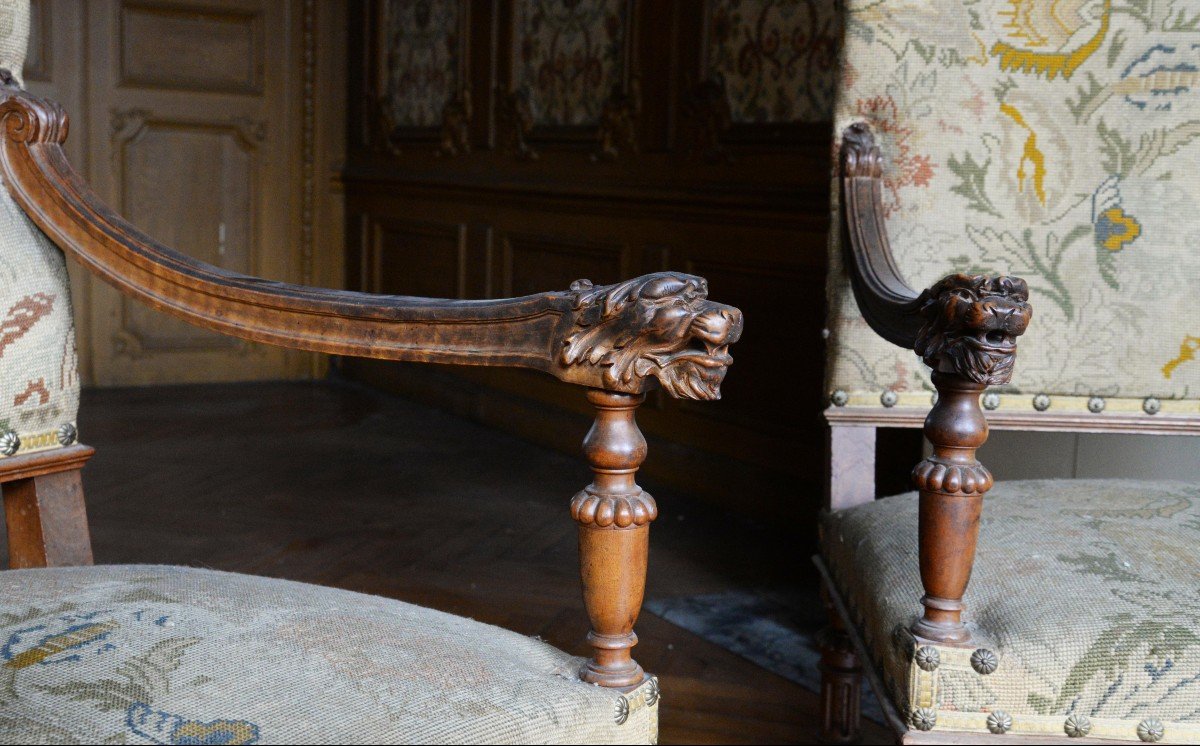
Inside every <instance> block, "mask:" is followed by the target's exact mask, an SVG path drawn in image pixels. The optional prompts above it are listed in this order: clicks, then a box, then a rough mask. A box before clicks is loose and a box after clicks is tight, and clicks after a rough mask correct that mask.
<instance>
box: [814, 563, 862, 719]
mask: <svg viewBox="0 0 1200 746" xmlns="http://www.w3.org/2000/svg"><path fill="white" fill-rule="evenodd" d="M821 600H822V601H823V602H824V603H825V612H826V614H828V615H829V626H828V627H826V628H825V629H824V630H822V631H821V636H820V643H821V662H820V663H819V664H818V668H820V670H821V733H820V741H821V743H857V742H858V740H859V731H860V723H861V720H862V664H861V663H860V662H859V659H858V653H857V651H855V649H854V644H853V643H852V642H851V641H850V635H848V634H846V630H845V628H844V626H843V623H842V618H841V616H840V615H839V614H838V612H837V609H836V608H834V605H833V601H832V599H830V597H829V589H828V588H827V587H826V585H825V583H824V582H822V583H821Z"/></svg>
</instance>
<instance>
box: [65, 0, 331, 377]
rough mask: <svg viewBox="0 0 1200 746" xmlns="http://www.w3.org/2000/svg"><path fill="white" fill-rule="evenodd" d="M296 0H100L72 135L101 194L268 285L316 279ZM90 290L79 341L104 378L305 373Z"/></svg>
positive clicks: (136, 219) (151, 228)
mask: <svg viewBox="0 0 1200 746" xmlns="http://www.w3.org/2000/svg"><path fill="white" fill-rule="evenodd" d="M303 6H304V4H302V3H301V2H298V1H296V0H203V2H202V3H196V2H193V1H192V0H188V1H187V2H185V3H184V2H177V1H176V0H123V1H122V0H91V1H90V2H89V3H88V4H87V11H86V13H87V31H86V34H87V44H86V50H87V51H86V52H85V54H86V57H87V64H86V75H87V76H88V88H87V91H88V93H87V102H86V104H87V105H86V110H87V121H86V123H85V126H84V129H85V131H83V132H79V131H78V130H76V134H75V136H76V137H80V136H82V137H86V143H87V155H88V159H89V168H88V171H89V174H88V176H89V179H90V181H91V183H92V184H93V185H94V187H95V188H96V189H97V191H98V192H99V193H100V195H101V196H102V197H103V198H104V199H106V200H107V201H108V202H109V203H110V204H111V205H113V206H114V207H115V208H116V209H117V210H118V211H119V212H121V213H122V214H124V215H125V216H127V217H128V218H129V219H130V220H131V221H132V222H133V223H134V224H135V225H137V226H138V227H140V228H141V229H143V230H145V231H146V232H147V233H149V234H150V235H151V236H154V237H155V238H157V239H159V240H160V241H163V242H164V243H166V244H167V245H169V246H172V247H174V248H176V249H178V250H180V251H183V252H185V253H187V254H190V255H191V256H194V257H196V258H198V259H202V260H203V261H206V262H209V263H211V264H215V265H218V266H221V267H224V268H227V269H230V270H234V271H237V272H244V273H247V274H254V275H261V276H264V277H268V278H272V279H280V280H288V281H304V280H306V279H310V278H308V277H305V276H304V275H305V274H306V270H305V267H304V266H303V264H304V257H303V256H302V252H301V250H300V246H301V241H302V238H303V236H302V231H303V230H304V226H303V224H302V220H301V210H302V204H301V200H302V198H303V194H302V193H303V184H302V179H303V178H304V174H305V173H306V170H305V169H302V168H301V167H300V163H298V160H299V158H300V154H301V145H300V139H301V128H302V126H303V124H304V123H303V116H302V98H301V95H300V94H301V86H302V84H303V77H302V74H301V73H302V71H303V69H304V68H303V59H302V57H303V55H302V52H303V49H302V47H301V46H300V45H299V44H298V43H297V36H298V34H300V33H302V32H301V31H300V29H302V28H304V27H303V26H302V24H301V20H302V19H301V16H302V14H303V12H304V7H303ZM310 12H311V9H310ZM308 171H310V170H308ZM308 178H309V179H311V174H309V177H308ZM306 217H307V216H306ZM310 232H311V231H310ZM90 289H91V292H90V294H89V295H90V297H89V298H88V299H87V300H86V301H85V302H86V304H87V306H88V308H87V309H86V312H85V313H82V314H79V316H80V319H81V326H86V328H82V329H81V330H80V339H81V342H82V343H83V344H85V345H87V346H88V347H89V349H88V352H89V353H90V355H88V356H85V357H90V369H91V371H90V372H91V378H92V380H93V381H94V382H95V383H97V384H100V385H112V384H123V385H128V384H148V383H174V382H194V381H227V380H246V379H259V378H284V377H296V376H302V375H305V374H307V373H308V371H309V366H310V364H311V360H310V359H309V358H308V357H306V356H304V355H300V354H296V353H291V352H287V351H283V350H279V349H276V348H271V347H265V346H260V345H254V344H249V343H246V342H243V341H241V340H236V339H231V338H228V337H222V336H220V335H217V334H214V333H211V332H207V331H204V330H201V329H197V328H195V327H192V326H189V325H186V324H184V323H182V322H179V321H176V320H175V319H172V318H170V317H167V316H165V315H163V314H161V313H158V312H156V311H153V310H151V309H149V308H147V307H145V306H143V305H141V304H139V303H137V302H134V301H132V300H129V299H127V298H124V297H123V296H120V295H119V294H117V293H116V292H115V291H113V290H112V289H111V288H109V287H107V286H106V285H103V284H102V283H98V282H93V283H91V288H90Z"/></svg>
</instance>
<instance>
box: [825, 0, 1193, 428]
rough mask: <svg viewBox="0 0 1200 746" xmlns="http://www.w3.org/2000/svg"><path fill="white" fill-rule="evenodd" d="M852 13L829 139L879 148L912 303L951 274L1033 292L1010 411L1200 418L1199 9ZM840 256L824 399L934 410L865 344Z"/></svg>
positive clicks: (1014, 3)
mask: <svg viewBox="0 0 1200 746" xmlns="http://www.w3.org/2000/svg"><path fill="white" fill-rule="evenodd" d="M846 5H847V9H846V19H845V21H846V35H845V45H844V49H843V55H842V59H843V63H842V73H841V83H840V86H839V90H838V95H837V103H836V113H835V132H836V133H837V134H836V136H837V137H838V138H839V139H840V133H841V131H842V130H843V129H844V128H845V127H846V126H848V125H849V124H851V123H852V122H856V121H865V122H868V123H869V124H870V126H871V127H872V129H873V131H874V132H875V136H876V139H877V141H878V142H879V144H880V146H881V149H882V154H883V157H884V190H883V192H884V211H885V215H886V219H887V229H888V232H889V234H890V236H891V243H892V247H893V249H894V250H895V253H896V258H897V261H898V263H899V266H900V269H901V270H902V271H903V273H904V274H905V275H906V276H907V278H908V280H909V281H910V282H911V283H913V286H914V288H916V289H918V290H919V289H921V288H924V287H927V286H929V285H930V284H932V283H933V282H935V281H936V280H937V279H939V278H940V277H942V276H944V275H946V274H948V273H950V272H956V271H963V272H983V273H1009V274H1016V275H1019V276H1021V277H1023V278H1025V279H1026V280H1027V281H1028V282H1029V285H1030V290H1031V296H1032V298H1031V299H1032V302H1033V305H1034V320H1033V324H1032V325H1031V326H1030V329H1029V332H1028V333H1027V334H1026V335H1025V336H1024V337H1023V338H1022V340H1021V345H1020V352H1019V354H1018V358H1017V373H1016V375H1015V376H1014V378H1013V383H1012V385H1011V386H1009V387H1007V388H1006V389H1005V390H1004V392H1006V393H1018V392H1019V393H1020V394H1021V396H1020V397H1019V399H1020V402H1021V405H1022V407H1023V408H1024V409H1025V411H1032V408H1031V403H1032V397H1033V396H1034V395H1037V394H1047V395H1050V397H1052V399H1053V404H1052V406H1053V407H1054V410H1055V411H1060V410H1061V407H1060V406H1059V403H1058V402H1059V399H1058V398H1057V397H1060V396H1061V397H1079V398H1080V401H1078V402H1076V404H1077V405H1078V406H1077V407H1076V408H1077V409H1079V410H1080V411H1083V412H1086V411H1087V409H1086V408H1085V404H1086V402H1087V400H1088V397H1091V396H1099V397H1119V398H1122V399H1127V400H1132V401H1134V402H1136V406H1132V407H1131V409H1132V410H1133V411H1134V412H1138V411H1139V410H1142V409H1143V407H1142V406H1141V400H1142V399H1144V398H1145V397H1155V398H1156V400H1155V401H1156V402H1158V403H1155V404H1148V405H1146V407H1145V411H1147V412H1149V411H1150V410H1151V409H1153V410H1154V411H1158V407H1159V406H1160V404H1161V408H1162V411H1164V412H1166V411H1169V410H1170V411H1175V410H1173V409H1172V402H1171V400H1190V402H1189V404H1188V406H1187V407H1185V408H1184V409H1183V410H1179V411H1187V412H1189V413H1193V414H1197V413H1200V405H1198V404H1197V402H1196V400H1197V398H1200V354H1198V353H1200V314H1198V313H1197V312H1196V308H1195V297H1196V295H1195V287H1196V282H1197V280H1198V279H1200V252H1197V251H1196V250H1195V245H1194V244H1195V241H1194V236H1195V235H1196V233H1197V230H1198V229H1200V213H1198V212H1197V210H1196V209H1195V207H1194V206H1195V205H1196V204H1197V202H1198V201H1200V171H1197V169H1195V168H1194V167H1192V164H1194V163H1196V162H1197V160H1200V91H1198V90H1197V85H1200V71H1198V70H1200V8H1197V7H1196V6H1195V4H1194V3H1190V2H1183V0H1161V2H1154V3H1136V2H1123V1H1122V0H1074V1H1073V2H1057V3H1038V2H1032V1H1031V0H981V1H980V2H961V1H960V0H935V1H934V2H927V1H924V0H922V1H921V2H915V1H914V0H898V1H892V0H889V2H879V1H878V0H850V1H849V2H848V3H847V4H846ZM835 199H836V197H835ZM835 225H836V222H835ZM832 244H833V246H832V250H831V253H830V259H831V266H832V271H831V273H830V286H829V291H830V318H829V328H830V334H831V337H832V344H831V345H830V349H831V350H832V355H831V364H830V366H829V372H828V387H829V391H830V392H833V391H841V392H844V393H845V394H847V395H848V401H849V403H850V404H851V405H854V404H863V405H872V406H879V399H880V395H881V393H882V392H883V391H885V390H890V391H894V392H897V393H899V394H900V395H901V397H900V399H901V401H900V404H901V405H902V406H908V405H912V406H916V405H917V404H927V401H928V396H929V393H928V392H930V391H932V388H931V386H930V384H929V380H928V371H927V370H925V366H923V365H922V364H921V362H920V360H918V359H917V357H916V356H915V355H913V354H912V352H911V351H905V350H901V349H898V348H896V347H893V346H891V345H890V344H888V343H887V342H885V341H883V340H882V339H880V338H879V337H878V336H876V335H875V334H874V333H873V332H872V331H871V330H870V329H869V328H868V327H867V326H866V324H865V323H864V321H863V319H862V316H861V314H860V313H859V311H858V308H857V306H856V304H855V302H854V298H853V295H852V294H851V292H850V289H849V285H848V283H847V279H846V275H845V272H844V271H843V269H842V256H841V248H840V246H839V245H838V237H837V235H836V232H835V235H834V237H833V241H832ZM917 392H920V393H921V395H920V396H916V393H917ZM905 394H913V396H912V397H909V398H905ZM859 395H861V396H859ZM838 398H839V399H841V398H843V397H841V396H839V397H838ZM1093 411H1095V410H1094V409H1093ZM1108 411H1113V408H1112V407H1111V406H1110V407H1109V409H1108Z"/></svg>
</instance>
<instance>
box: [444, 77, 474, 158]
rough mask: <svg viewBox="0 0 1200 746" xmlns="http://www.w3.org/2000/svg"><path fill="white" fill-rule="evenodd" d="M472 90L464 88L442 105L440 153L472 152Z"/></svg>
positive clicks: (446, 154)
mask: <svg viewBox="0 0 1200 746" xmlns="http://www.w3.org/2000/svg"><path fill="white" fill-rule="evenodd" d="M471 113H472V110H471V91H470V89H468V88H464V89H463V91H462V93H461V94H459V95H458V97H457V98H455V99H453V100H451V101H447V102H446V105H445V106H444V107H442V129H441V134H440V135H439V137H438V155H444V156H456V155H459V154H462V153H470V152H471Z"/></svg>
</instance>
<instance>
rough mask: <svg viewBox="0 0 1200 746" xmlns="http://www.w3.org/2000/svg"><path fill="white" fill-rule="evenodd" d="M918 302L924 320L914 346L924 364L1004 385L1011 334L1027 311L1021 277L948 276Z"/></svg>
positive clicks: (1012, 352)
mask: <svg viewBox="0 0 1200 746" xmlns="http://www.w3.org/2000/svg"><path fill="white" fill-rule="evenodd" d="M921 300H922V301H923V303H922V305H921V315H922V316H924V317H925V324H924V326H922V327H921V331H920V333H919V334H918V335H917V343H916V345H915V347H914V349H915V350H916V352H917V354H918V355H920V356H921V357H922V358H923V359H924V360H925V364H926V365H928V366H929V367H931V368H933V369H934V370H953V371H954V372H956V373H958V374H959V375H961V376H963V377H965V378H967V379H969V380H971V381H974V382H976V383H982V384H984V385H988V386H995V385H1000V384H1005V383H1008V381H1009V379H1010V378H1012V372H1013V361H1014V359H1015V357H1016V354H1017V337H1019V336H1021V335H1022V334H1024V333H1025V329H1026V327H1028V326H1029V319H1030V318H1031V317H1032V315H1033V309H1032V308H1031V307H1030V305H1029V302H1028V301H1029V288H1028V286H1027V285H1026V284H1025V281H1024V280H1022V279H1019V278H1015V277H986V276H982V275H965V274H956V275H950V276H949V277H947V278H945V279H943V280H941V281H939V282H938V283H937V284H936V285H934V286H933V287H931V288H929V289H928V290H926V291H925V292H924V293H923V294H922V296H921ZM947 366H949V368H947Z"/></svg>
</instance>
